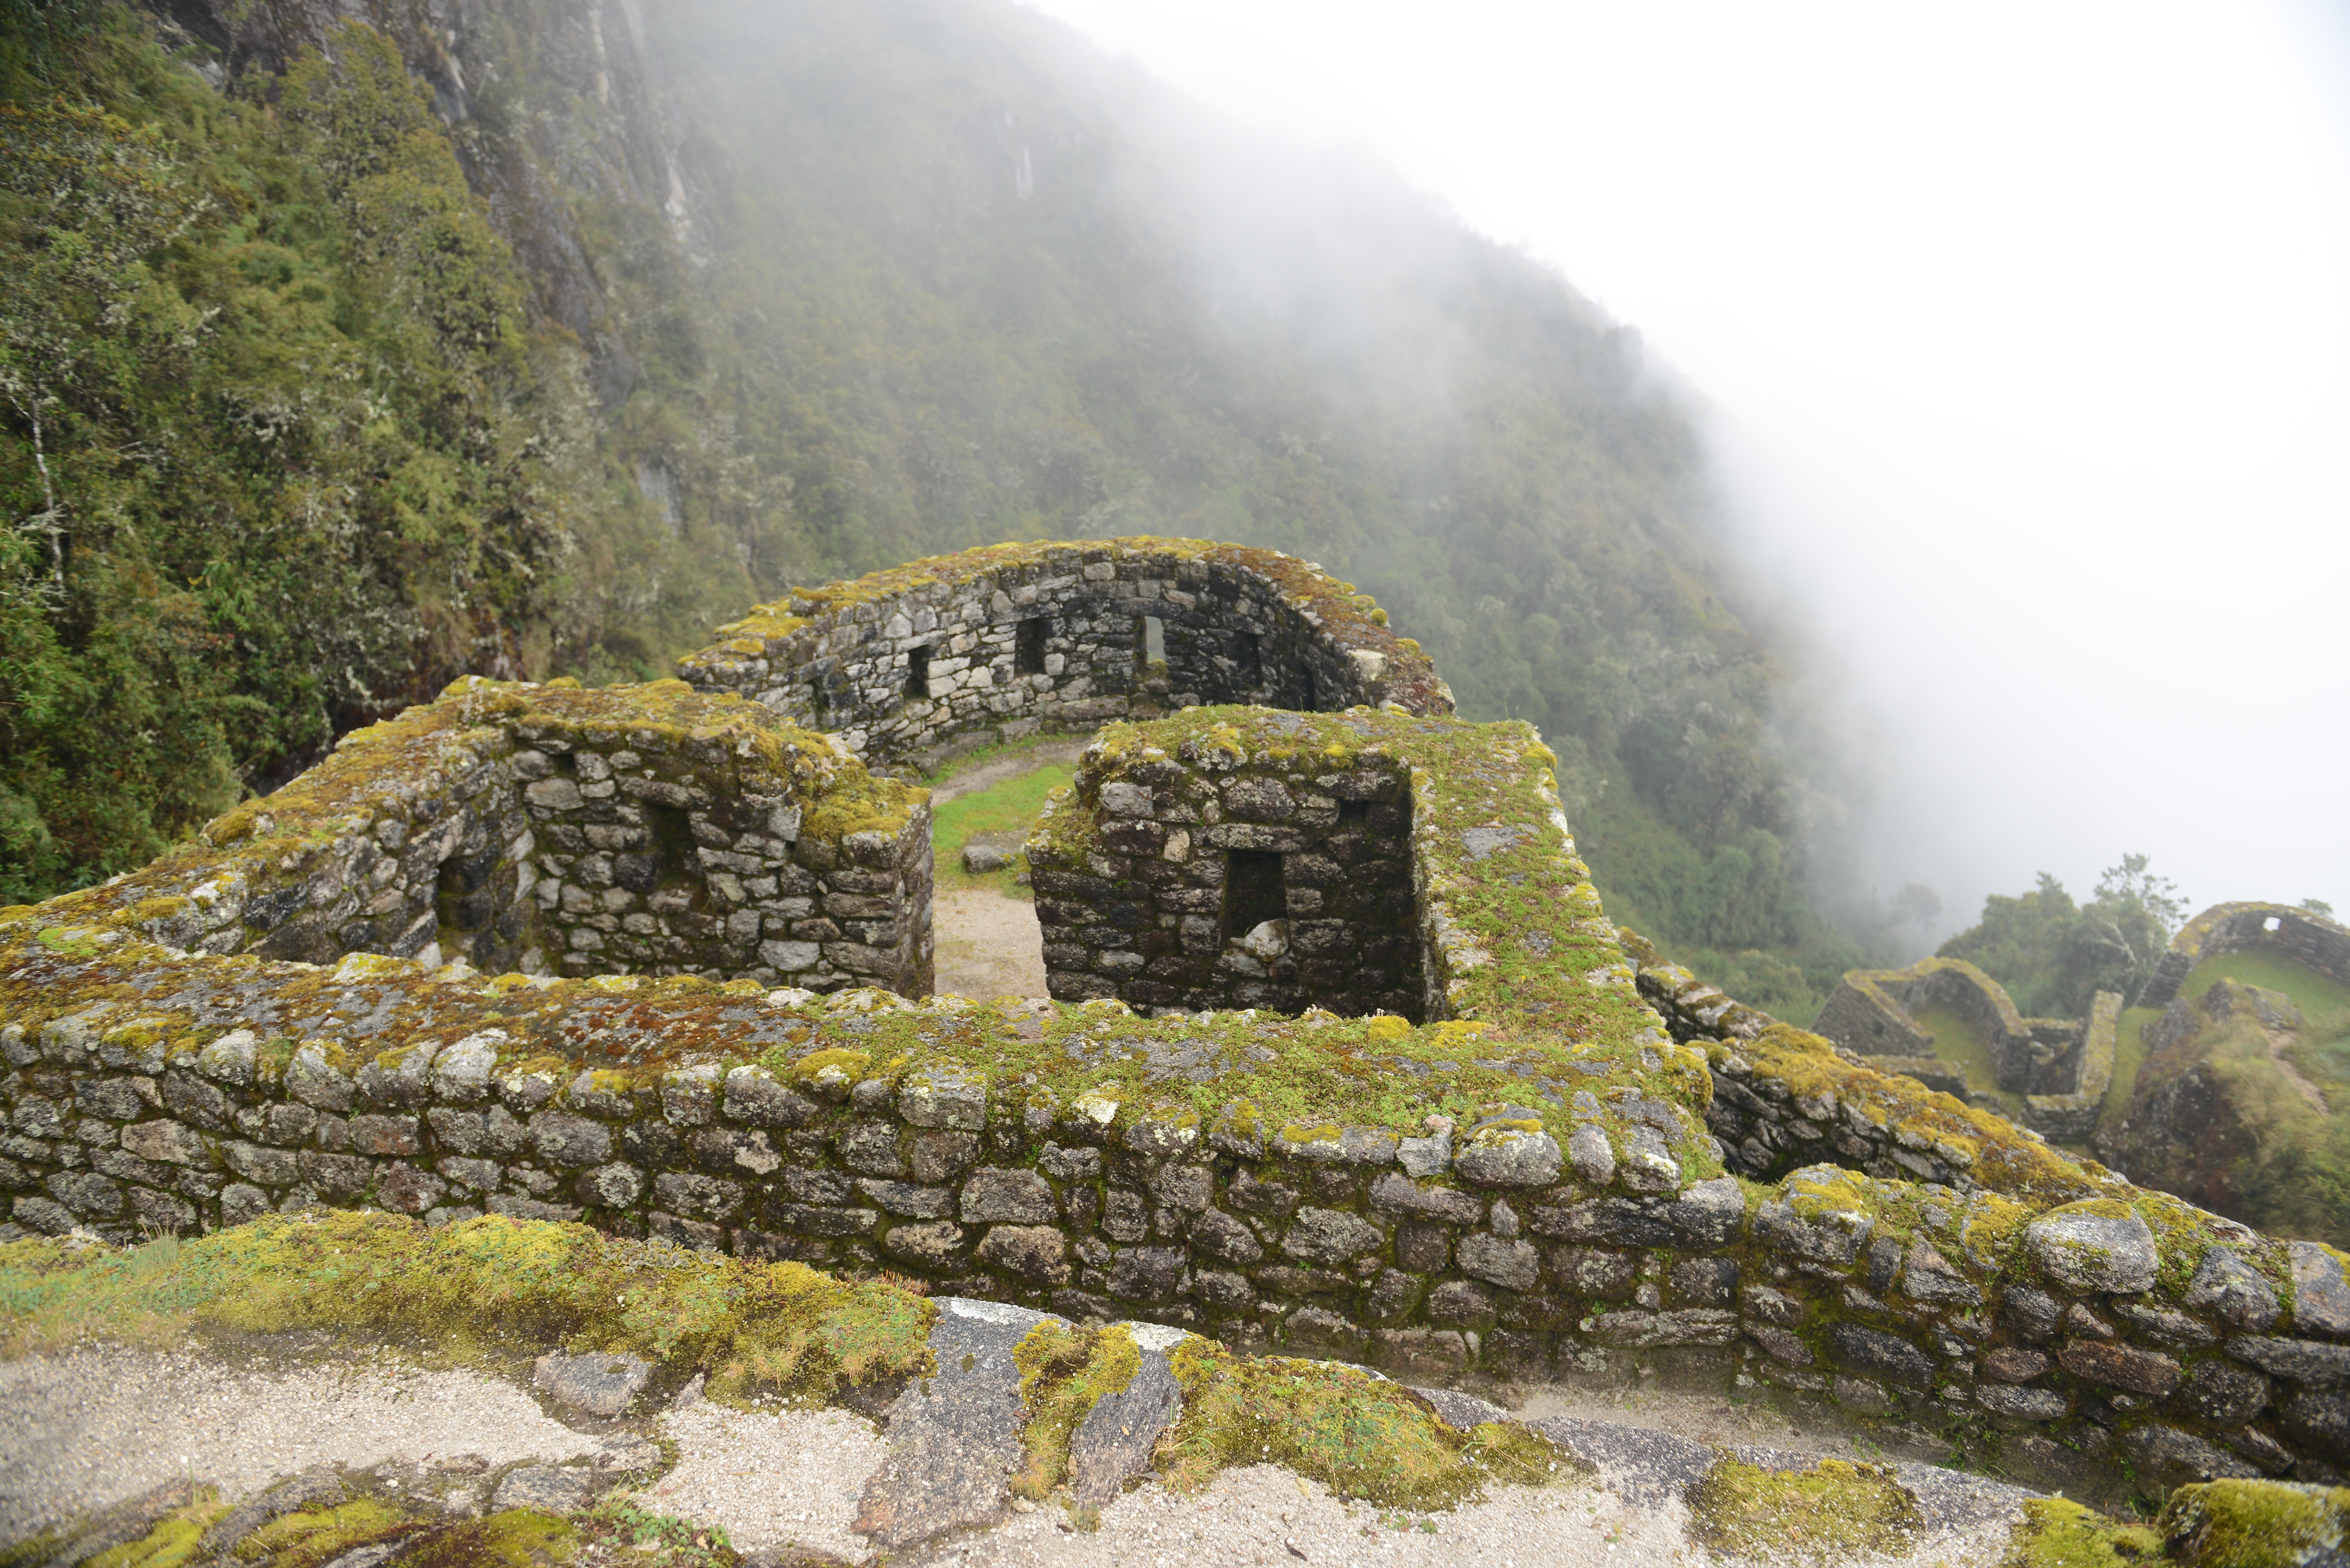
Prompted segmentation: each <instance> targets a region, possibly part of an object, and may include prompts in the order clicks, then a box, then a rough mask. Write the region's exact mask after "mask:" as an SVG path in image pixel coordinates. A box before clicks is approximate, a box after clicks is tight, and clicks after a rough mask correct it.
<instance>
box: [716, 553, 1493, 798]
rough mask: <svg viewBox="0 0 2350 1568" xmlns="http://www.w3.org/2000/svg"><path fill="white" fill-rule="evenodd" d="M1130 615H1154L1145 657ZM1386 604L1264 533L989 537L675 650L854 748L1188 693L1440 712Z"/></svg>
mask: <svg viewBox="0 0 2350 1568" xmlns="http://www.w3.org/2000/svg"><path fill="white" fill-rule="evenodd" d="M1145 618H1153V619H1156V620H1158V621H1159V623H1160V624H1161V626H1162V627H1163V628H1164V632H1165V642H1166V660H1167V662H1166V669H1165V670H1164V672H1163V673H1160V674H1155V673H1154V672H1153V670H1151V668H1150V667H1149V664H1148V662H1147V660H1146V658H1145V649H1144V620H1145ZM1386 622H1387V615H1386V612H1385V611H1383V610H1380V609H1378V607H1377V606H1376V605H1374V604H1373V603H1372V602H1371V600H1370V598H1369V597H1368V596H1367V595H1362V594H1357V593H1356V592H1355V591H1354V590H1353V588H1352V587H1350V586H1349V585H1347V584H1343V583H1338V582H1336V581H1334V580H1333V579H1331V578H1329V577H1327V576H1325V575H1323V573H1322V572H1321V571H1320V570H1319V569H1318V568H1316V567H1315V566H1311V565H1309V564H1307V563H1305V562H1301V561H1296V560H1294V559H1292V558H1291V557H1289V556H1283V555H1280V554H1279V553H1277V552H1274V551H1270V550H1251V549H1245V548H1242V547H1239V546H1233V545H1208V544H1205V543H1203V542H1201V541H1196V540H1157V539H1131V540H1107V541H1100V542H1091V543H1073V544H1066V545H1045V544H1039V545H997V546H993V547H990V548H987V549H983V550H975V551H969V552H965V553H964V554H963V555H961V556H944V557H941V558H939V559H938V560H935V561H927V562H918V563H915V564H914V565H913V566H900V567H896V568H892V569H891V570H889V571H887V572H878V573H875V574H873V575H872V576H868V577H863V578H859V579H858V580H857V581H855V582H849V583H835V584H832V585H830V586H828V587H823V588H805V589H795V590H793V592H792V594H791V595H790V596H789V597H786V598H785V599H783V600H780V601H778V602H777V603H776V604H774V605H769V606H764V607H760V608H759V609H758V610H755V611H754V612H753V614H752V615H751V616H750V617H748V618H745V619H744V620H743V621H740V622H737V623H735V624H734V625H733V626H730V627H726V628H721V629H722V630H723V631H724V632H729V633H733V635H732V636H730V637H728V639H727V640H725V641H724V642H722V643H720V644H718V645H716V646H714V647H712V648H708V649H703V650H702V651H701V652H699V653H696V654H693V655H692V656H691V657H689V658H687V659H684V660H682V661H681V665H680V668H681V671H682V672H683V674H684V676H685V678H686V680H689V681H691V682H692V683H693V684H694V685H695V686H697V687H699V688H701V689H702V690H705V691H733V692H736V693H738V694H740V695H742V696H744V697H749V698H752V699H754V700H755V701H759V702H761V703H764V704H765V705H766V706H767V707H768V708H770V709H772V710H773V711H775V712H776V713H779V714H782V715H784V716H785V717H786V718H789V719H790V720H792V721H793V722H795V723H801V724H806V725H809V726H810V727H812V728H816V729H819V730H826V731H833V732H838V733H840V734H841V735H842V737H843V738H844V739H845V740H846V741H847V743H848V745H849V746H850V747H851V749H852V750H854V751H855V752H856V753H858V755H860V756H864V757H868V758H871V759H873V760H874V761H876V762H879V763H898V762H913V763H929V762H931V761H933V760H935V759H936V758H938V757H939V756H941V755H942V754H944V753H947V752H949V751H951V750H953V749H955V748H956V747H958V746H967V745H971V744H974V743H979V742H985V741H989V740H1007V739H1013V738H1016V737H1018V736H1020V735H1023V734H1027V733H1030V732H1034V731H1035V730H1036V729H1037V728H1039V727H1040V726H1053V727H1061V726H1069V725H1086V726H1090V725H1096V724H1099V723H1101V722H1104V721H1106V720H1111V719H1122V718H1126V717H1128V715H1129V714H1131V713H1136V712H1138V711H1144V710H1164V709H1168V708H1180V707H1183V706H1187V705H1193V704H1201V703H1221V702H1253V703H1260V704H1263V705H1265V706H1269V707H1275V708H1289V709H1298V710H1303V711H1336V710H1337V709H1342V708H1346V707H1347V706H1350V705H1352V704H1356V703H1366V702H1367V703H1378V702H1383V701H1398V702H1400V703H1402V704H1403V705H1404V706H1406V707H1408V708H1409V709H1411V710H1412V711H1419V712H1450V711H1451V707H1452V700H1451V692H1450V691H1448V690H1447V689H1446V688H1445V686H1444V683H1443V682H1442V681H1441V680H1439V679H1438V678H1437V677H1436V674H1435V671H1434V669H1433V667H1432V666H1430V664H1429V661H1428V660H1427V659H1426V658H1425V657H1424V656H1422V655H1421V654H1420V653H1419V649H1418V645H1417V644H1413V643H1410V642H1409V641H1408V640H1407V639H1401V638H1398V637H1396V636H1395V635H1394V634H1393V633H1391V632H1390V631H1388V628H1387V624H1386ZM917 659H920V661H921V662H922V665H923V669H922V671H921V673H920V678H919V679H916V678H915V670H914V666H915V661H916V660H917ZM915 687H919V688H920V690H919V691H917V690H913V688H915Z"/></svg>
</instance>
